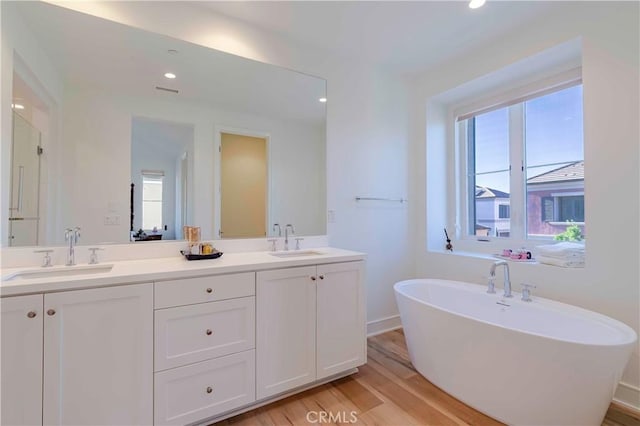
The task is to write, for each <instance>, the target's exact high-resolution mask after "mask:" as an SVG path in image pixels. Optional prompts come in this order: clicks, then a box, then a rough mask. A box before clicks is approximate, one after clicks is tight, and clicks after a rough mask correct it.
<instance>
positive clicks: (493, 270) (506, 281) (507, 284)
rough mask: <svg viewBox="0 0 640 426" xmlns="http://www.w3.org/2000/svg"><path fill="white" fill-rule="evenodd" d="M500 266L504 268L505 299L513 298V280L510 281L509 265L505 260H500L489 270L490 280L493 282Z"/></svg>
mask: <svg viewBox="0 0 640 426" xmlns="http://www.w3.org/2000/svg"><path fill="white" fill-rule="evenodd" d="M498 266H504V297H513V295H512V294H511V280H510V279H509V264H508V263H507V262H505V261H504V260H498V261H497V262H495V263H494V264H493V265H491V269H490V270H489V280H490V281H491V282H493V280H494V279H495V277H496V268H497V267H498Z"/></svg>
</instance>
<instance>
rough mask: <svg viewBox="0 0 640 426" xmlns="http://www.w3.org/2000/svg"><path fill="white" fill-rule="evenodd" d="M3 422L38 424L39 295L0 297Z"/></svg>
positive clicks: (40, 402)
mask: <svg viewBox="0 0 640 426" xmlns="http://www.w3.org/2000/svg"><path fill="white" fill-rule="evenodd" d="M0 319H1V321H2V322H1V330H0V332H1V333H2V334H0V336H2V341H1V342H0V343H1V352H2V371H1V373H2V380H1V382H2V411H1V413H2V417H1V419H2V421H1V422H0V423H1V424H3V425H36V424H41V423H42V295H41V294H37V295H32V296H20V297H8V298H3V299H0Z"/></svg>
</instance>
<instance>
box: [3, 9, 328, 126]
mask: <svg viewBox="0 0 640 426" xmlns="http://www.w3.org/2000/svg"><path fill="white" fill-rule="evenodd" d="M16 6H17V7H18V10H19V12H20V14H21V15H22V18H23V19H24V21H25V24H26V26H27V27H28V29H29V31H30V32H31V33H32V34H33V35H34V36H35V38H36V39H37V41H38V44H39V45H40V46H41V47H42V49H43V50H44V51H45V52H46V54H47V56H48V58H49V60H50V61H52V62H53V64H54V66H55V68H56V69H57V70H58V72H59V74H60V76H62V77H63V78H64V80H65V84H66V85H67V86H69V87H76V88H77V87H82V88H87V87H91V88H93V87H99V88H100V89H101V90H103V91H108V92H110V93H112V94H118V95H122V94H124V95H128V96H143V97H152V98H153V99H157V100H158V101H159V102H160V101H181V102H189V103H191V104H194V103H195V104H199V105H202V104H205V105H208V106H210V107H213V108H219V109H223V110H227V111H229V110H230V111H237V112H244V113H250V114H255V115H259V116H262V117H271V118H279V119H287V120H296V121H301V122H305V123H308V124H313V125H322V126H323V125H324V122H325V108H326V107H325V104H323V103H320V102H318V99H319V98H321V97H324V96H325V94H326V82H325V81H324V80H322V79H320V78H317V77H312V76H308V75H305V74H301V73H297V72H293V71H290V70H286V69H283V68H279V67H276V66H273V65H268V64H264V63H260V62H256V61H252V60H249V59H245V58H241V57H239V56H235V55H231V54H228V53H224V52H220V51H217V50H213V49H209V48H206V47H203V46H198V45H195V44H191V43H187V42H185V41H181V40H177V39H173V38H170V37H167V36H163V35H160V34H155V33H151V32H147V31H144V30H140V29H137V28H132V27H129V26H126V25H122V24H118V23H115V22H112V21H107V20H104V19H100V18H96V17H94V16H90V15H86V14H83V13H79V12H75V11H72V10H70V9H66V8H62V7H58V6H54V5H51V4H47V3H43V2H17V3H16ZM156 7H159V6H156ZM171 49H173V50H176V51H177V52H178V53H176V54H171V53H169V50H171ZM168 71H171V72H173V73H175V74H176V75H177V76H178V78H176V79H175V80H168V79H166V78H165V77H164V76H163V75H164V73H166V72H168ZM156 86H161V87H165V88H169V89H174V90H178V91H179V93H178V94H175V93H172V92H166V91H158V90H156ZM275 106H277V108H276V107H275Z"/></svg>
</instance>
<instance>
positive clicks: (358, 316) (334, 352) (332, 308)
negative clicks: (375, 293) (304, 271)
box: [317, 262, 367, 379]
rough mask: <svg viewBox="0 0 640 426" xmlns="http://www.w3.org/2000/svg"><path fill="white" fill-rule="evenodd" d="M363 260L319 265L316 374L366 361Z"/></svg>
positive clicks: (337, 371)
mask: <svg viewBox="0 0 640 426" xmlns="http://www.w3.org/2000/svg"><path fill="white" fill-rule="evenodd" d="M363 274H364V262H347V263H335V264H329V265H319V266H318V280H317V298H318V302H317V304H318V305H317V306H318V326H317V333H318V337H317V348H318V359H317V378H318V379H322V378H325V377H329V376H331V375H333V374H337V373H340V372H343V371H345V370H348V369H350V368H354V367H357V366H359V365H362V364H364V363H365V362H366V359H367V353H366V347H367V342H366V335H367V333H366V316H365V300H364V297H365V296H364V281H363Z"/></svg>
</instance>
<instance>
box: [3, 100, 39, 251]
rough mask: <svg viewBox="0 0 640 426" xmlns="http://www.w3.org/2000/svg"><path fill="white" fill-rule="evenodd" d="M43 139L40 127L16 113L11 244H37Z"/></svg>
mask: <svg viewBox="0 0 640 426" xmlns="http://www.w3.org/2000/svg"><path fill="white" fill-rule="evenodd" d="M40 140H41V135H40V132H39V131H38V129H36V128H35V127H33V126H32V125H31V124H30V123H29V122H28V121H27V120H25V119H24V118H23V117H21V116H20V115H19V114H17V113H16V112H14V113H13V141H12V156H11V204H10V208H9V209H10V212H9V246H12V247H18V246H35V245H37V244H38V225H39V223H38V222H39V220H40V212H39V198H40V154H41V150H40V149H41V148H40Z"/></svg>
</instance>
